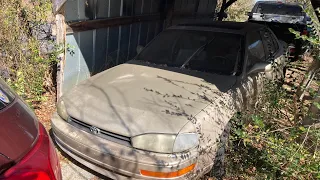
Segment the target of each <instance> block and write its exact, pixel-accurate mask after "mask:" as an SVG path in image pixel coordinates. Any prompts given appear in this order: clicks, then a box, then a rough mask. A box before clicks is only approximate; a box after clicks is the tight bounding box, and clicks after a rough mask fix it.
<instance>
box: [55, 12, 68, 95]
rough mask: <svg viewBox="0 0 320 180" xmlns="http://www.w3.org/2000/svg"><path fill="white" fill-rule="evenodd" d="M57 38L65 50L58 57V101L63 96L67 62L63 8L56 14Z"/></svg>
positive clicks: (59, 44)
mask: <svg viewBox="0 0 320 180" xmlns="http://www.w3.org/2000/svg"><path fill="white" fill-rule="evenodd" d="M55 21H56V24H55V25H56V26H55V29H56V37H57V44H58V46H59V47H60V48H62V49H63V51H62V53H60V54H59V55H58V67H57V100H58V99H59V98H60V97H61V96H62V85H63V72H64V71H63V70H64V65H65V60H66V56H65V54H66V24H65V17H64V7H63V8H62V12H60V13H59V14H56V16H55Z"/></svg>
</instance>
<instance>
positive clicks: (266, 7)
mask: <svg viewBox="0 0 320 180" xmlns="http://www.w3.org/2000/svg"><path fill="white" fill-rule="evenodd" d="M256 13H261V14H279V15H290V16H303V9H302V8H301V7H300V6H298V5H290V4H281V3H279V4H272V3H260V4H259V5H258V6H257V8H256Z"/></svg>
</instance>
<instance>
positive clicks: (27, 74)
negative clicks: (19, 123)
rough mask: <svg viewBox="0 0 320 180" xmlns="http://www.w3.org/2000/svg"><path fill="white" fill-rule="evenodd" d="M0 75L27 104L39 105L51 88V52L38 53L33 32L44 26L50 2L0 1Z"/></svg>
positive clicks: (48, 16) (37, 45)
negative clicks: (47, 89)
mask: <svg viewBox="0 0 320 180" xmlns="http://www.w3.org/2000/svg"><path fill="white" fill-rule="evenodd" d="M0 6H1V11H0V27H1V28H0V72H1V77H2V78H4V79H5V80H6V81H7V83H8V84H9V85H11V87H12V88H13V89H14V90H16V91H17V93H18V94H19V95H20V96H22V97H23V98H24V99H25V100H26V101H27V102H29V103H35V102H37V101H41V99H42V95H43V93H44V92H45V91H46V88H47V87H48V86H50V85H52V81H51V77H50V73H51V72H50V67H52V66H53V65H54V64H55V60H56V56H55V54H56V53H55V52H54V51H51V53H48V54H47V53H46V54H44V53H43V52H41V51H40V49H41V45H42V44H41V43H42V42H41V41H40V39H39V37H37V35H36V34H35V28H36V27H41V25H43V24H46V23H47V21H48V20H49V18H50V14H51V2H50V0H38V1H21V0H5V1H0Z"/></svg>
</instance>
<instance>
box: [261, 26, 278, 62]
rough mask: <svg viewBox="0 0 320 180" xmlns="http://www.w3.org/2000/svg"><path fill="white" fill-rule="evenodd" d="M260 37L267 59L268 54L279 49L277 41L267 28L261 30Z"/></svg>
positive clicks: (270, 54) (271, 54) (272, 53)
mask: <svg viewBox="0 0 320 180" xmlns="http://www.w3.org/2000/svg"><path fill="white" fill-rule="evenodd" d="M261 37H262V40H263V43H264V48H265V53H266V57H267V59H269V58H270V56H273V55H275V53H276V52H277V51H278V50H279V45H278V41H277V40H276V39H275V37H274V35H273V34H272V33H271V31H270V30H268V29H264V30H262V31H261Z"/></svg>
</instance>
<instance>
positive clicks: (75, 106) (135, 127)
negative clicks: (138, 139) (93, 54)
mask: <svg viewBox="0 0 320 180" xmlns="http://www.w3.org/2000/svg"><path fill="white" fill-rule="evenodd" d="M235 81H236V77H233V76H222V75H213V74H208V73H201V72H196V71H189V70H186V69H179V68H169V67H160V66H154V65H151V64H144V63H142V62H139V61H130V62H129V63H126V64H122V65H119V66H116V67H114V68H111V69H109V70H106V71H104V72H102V73H100V74H97V75H95V76H93V77H91V78H89V79H88V80H85V81H84V82H82V83H81V84H79V85H77V86H76V87H75V88H73V89H72V90H71V91H69V92H68V93H67V94H65V95H64V96H63V98H62V99H63V101H64V103H65V106H66V109H67V112H68V114H69V115H70V116H71V117H72V118H75V119H77V120H78V121H82V122H84V123H87V124H89V125H91V126H94V127H97V128H100V129H103V130H105V131H109V132H112V133H116V134H119V135H123V136H127V137H132V136H136V135H140V134H145V133H168V134H177V133H179V131H180V130H181V129H182V128H183V127H184V126H185V125H186V124H187V123H188V122H189V120H188V119H190V117H191V116H195V115H196V114H198V113H199V112H200V111H201V110H202V109H203V108H205V107H206V106H207V105H208V104H209V103H211V102H210V100H209V98H208V97H209V96H210V97H211V96H217V95H219V94H220V93H225V92H226V91H227V90H228V89H230V88H231V87H232V86H233V85H234V84H235ZM210 99H211V98H210ZM190 131H193V130H191V129H190Z"/></svg>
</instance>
